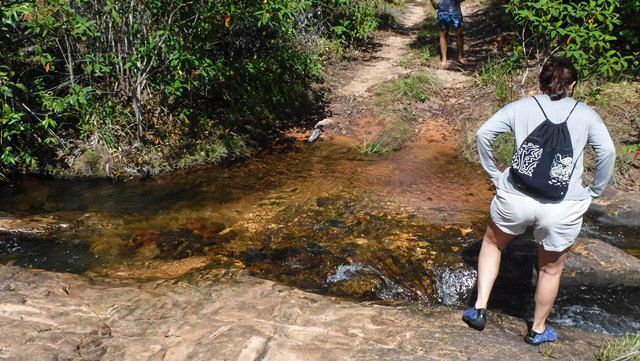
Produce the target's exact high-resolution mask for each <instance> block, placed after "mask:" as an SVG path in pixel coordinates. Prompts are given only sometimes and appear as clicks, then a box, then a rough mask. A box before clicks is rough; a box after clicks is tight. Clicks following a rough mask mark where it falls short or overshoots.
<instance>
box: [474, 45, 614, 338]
mask: <svg viewBox="0 0 640 361" xmlns="http://www.w3.org/2000/svg"><path fill="white" fill-rule="evenodd" d="M577 78H578V77H577V72H576V69H575V68H574V66H573V64H572V63H571V61H570V60H569V59H567V58H562V57H551V58H550V59H548V60H547V61H546V62H545V64H544V65H543V67H542V70H541V72H540V76H539V81H540V90H541V92H542V93H543V94H540V95H536V96H534V97H528V98H524V99H521V100H518V101H516V102H513V103H511V104H508V105H507V106H505V107H504V108H502V109H501V110H499V111H498V112H497V113H496V114H495V115H494V116H492V117H491V118H490V119H489V120H488V121H487V122H486V123H485V124H484V125H483V126H482V127H481V128H480V130H478V133H477V140H478V153H479V154H480V160H481V163H482V166H483V167H484V169H485V170H486V171H487V173H489V176H490V178H491V180H492V181H493V183H494V184H495V186H496V188H497V192H496V195H495V197H494V199H493V201H492V203H491V210H490V213H491V220H490V221H489V225H488V227H487V231H486V233H485V235H484V239H483V241H482V247H481V250H480V255H479V258H478V284H477V287H478V297H477V299H476V302H475V305H474V307H473V308H470V309H468V310H466V311H464V313H463V316H462V319H463V321H464V322H466V323H467V325H469V326H470V327H472V328H474V329H477V330H480V331H481V330H483V329H484V327H485V324H486V317H487V311H486V309H487V302H488V300H489V295H490V294H491V288H492V287H493V284H494V282H495V280H496V276H497V275H498V271H499V267H500V256H501V252H502V250H503V249H504V248H505V247H506V246H507V244H508V243H509V242H510V241H511V240H512V239H513V238H514V237H515V236H516V235H519V234H522V233H524V232H525V230H526V228H527V227H529V226H533V235H534V238H535V241H536V242H537V243H538V244H539V245H538V267H539V270H538V271H539V272H538V284H537V288H536V293H535V312H534V317H533V325H532V327H531V329H530V330H529V332H528V334H527V335H526V336H525V338H524V340H525V341H526V342H527V343H529V344H532V345H539V344H541V343H544V342H554V341H556V340H557V339H558V332H557V331H556V330H554V329H553V328H552V327H550V326H548V325H547V324H546V321H547V317H548V316H549V313H550V312H551V308H552V306H553V304H554V302H555V299H556V296H557V294H558V288H559V286H560V276H561V274H562V269H563V267H564V262H565V258H566V257H567V252H568V251H569V248H570V247H571V245H572V244H573V242H574V240H575V238H576V237H577V236H578V233H579V232H580V228H581V226H582V216H583V214H584V213H585V212H586V210H587V208H589V204H590V203H591V200H592V199H593V198H597V197H598V196H600V195H601V194H602V192H603V190H604V188H605V186H606V185H607V183H608V181H609V178H610V177H611V174H612V172H613V166H614V163H615V157H616V155H615V147H614V145H613V141H612V140H611V137H610V136H609V132H608V131H607V127H606V126H605V124H604V122H603V121H602V119H601V118H600V116H599V115H598V113H596V112H595V111H594V110H593V109H592V108H591V107H589V106H588V105H586V104H584V103H580V102H578V101H576V100H573V99H572V98H571V96H572V94H573V89H574V88H575V85H576V82H577ZM504 132H513V133H514V135H515V144H516V146H517V152H516V154H514V156H513V159H512V165H511V167H509V168H508V169H507V170H505V171H504V172H501V171H500V170H499V169H498V167H497V166H496V162H495V159H494V157H493V154H492V144H493V141H494V140H495V138H496V136H498V134H500V133H504ZM587 144H589V145H591V146H592V147H593V149H594V150H595V153H596V170H595V179H594V180H593V183H592V184H591V185H589V186H584V185H583V182H582V173H583V169H584V168H583V156H584V148H585V146H586V145H587Z"/></svg>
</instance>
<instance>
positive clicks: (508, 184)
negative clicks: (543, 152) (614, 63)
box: [477, 95, 616, 200]
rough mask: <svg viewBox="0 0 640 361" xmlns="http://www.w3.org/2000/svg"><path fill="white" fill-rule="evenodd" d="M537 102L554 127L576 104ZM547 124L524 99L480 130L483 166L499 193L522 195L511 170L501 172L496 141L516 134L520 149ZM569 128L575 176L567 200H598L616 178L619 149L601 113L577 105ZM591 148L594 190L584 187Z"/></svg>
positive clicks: (540, 97) (533, 104)
mask: <svg viewBox="0 0 640 361" xmlns="http://www.w3.org/2000/svg"><path fill="white" fill-rule="evenodd" d="M536 99H538V101H539V102H540V104H541V105H542V107H543V108H544V111H545V112H546V113H547V116H549V120H551V121H552V122H554V123H560V122H562V121H564V120H565V119H566V118H567V115H569V112H571V108H573V106H574V104H575V102H576V101H575V100H573V99H571V98H563V99H560V100H556V101H552V100H551V98H549V96H547V95H536ZM543 121H544V115H543V114H542V111H541V110H540V108H539V107H538V105H537V104H536V102H535V100H534V99H532V98H524V99H520V100H518V101H515V102H513V103H511V104H508V105H506V106H505V107H504V108H502V109H500V110H499V111H498V112H497V113H496V114H495V115H493V116H492V117H491V118H490V119H489V120H488V121H487V122H486V123H484V125H483V126H482V127H481V128H480V130H478V134H477V140H478V153H479V154H480V162H481V163H482V166H483V167H484V169H485V170H486V171H487V173H489V176H490V177H491V180H492V181H493V182H494V184H495V185H496V187H497V188H498V189H501V190H504V191H506V192H509V193H515V194H522V193H521V192H520V191H519V190H518V189H517V188H516V187H515V185H514V182H513V180H512V179H511V176H510V174H509V169H508V168H507V169H506V170H504V171H500V170H499V169H498V167H497V166H496V162H495V159H494V157H493V153H492V145H493V141H494V140H495V138H496V137H497V136H498V134H500V133H505V132H513V133H514V135H515V138H516V144H515V145H516V149H517V148H518V147H520V145H521V144H522V142H523V141H524V140H525V138H526V137H527V136H528V135H529V133H531V132H532V131H533V130H534V129H535V128H536V127H537V126H538V125H540V123H542V122H543ZM567 126H568V128H569V133H570V135H571V144H572V146H573V155H574V159H575V168H574V170H573V173H572V174H571V179H570V180H569V189H568V190H567V195H566V196H565V198H564V199H565V200H583V199H588V198H589V197H594V198H595V197H598V196H600V194H602V192H603V191H604V188H605V187H606V185H607V183H608V182H609V179H610V178H611V175H612V174H613V167H614V165H615V159H616V152H615V146H614V144H613V141H612V140H611V136H610V135H609V131H608V130H607V127H606V126H605V124H604V122H603V121H602V118H600V116H599V115H598V113H596V111H595V110H593V109H592V108H591V107H589V106H588V105H586V104H584V103H579V104H578V105H577V107H576V109H575V110H574V111H573V113H572V114H571V117H570V118H569V120H568V121H567ZM587 144H590V145H591V146H592V147H593V149H594V150H595V152H596V174H595V179H594V181H593V184H591V185H590V186H584V185H583V183H582V173H583V171H584V165H583V158H584V148H585V146H586V145H587Z"/></svg>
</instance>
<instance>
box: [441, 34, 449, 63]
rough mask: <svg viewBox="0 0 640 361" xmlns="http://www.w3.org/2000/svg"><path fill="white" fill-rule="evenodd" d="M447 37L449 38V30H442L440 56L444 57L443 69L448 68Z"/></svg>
mask: <svg viewBox="0 0 640 361" xmlns="http://www.w3.org/2000/svg"><path fill="white" fill-rule="evenodd" d="M447 36H449V30H442V31H441V32H440V55H441V56H442V62H441V63H440V65H442V67H443V68H445V67H446V66H447Z"/></svg>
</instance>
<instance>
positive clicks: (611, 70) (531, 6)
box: [506, 0, 638, 77]
mask: <svg viewBox="0 0 640 361" xmlns="http://www.w3.org/2000/svg"><path fill="white" fill-rule="evenodd" d="M630 2H634V4H635V5H634V6H636V5H637V1H636V0H633V1H629V0H627V2H626V3H630ZM506 6H507V12H508V13H509V14H510V15H511V16H512V17H513V19H514V20H515V22H516V23H517V24H519V25H520V26H521V27H522V28H523V29H524V30H525V31H528V33H529V34H530V35H531V36H532V37H533V38H534V39H536V40H539V41H541V42H542V43H543V44H542V45H543V46H544V47H546V48H548V50H549V51H550V52H551V53H559V54H563V55H565V56H567V57H569V58H571V59H572V60H573V61H574V62H575V64H576V66H577V67H578V69H579V70H580V71H581V73H582V74H583V75H584V76H587V75H591V74H603V75H605V76H608V77H611V76H614V75H616V74H619V73H620V72H622V71H623V70H625V69H627V68H629V67H630V66H632V65H634V64H633V61H634V54H633V53H632V52H635V56H637V50H638V49H637V48H625V47H620V46H619V45H620V44H619V43H617V41H618V40H619V38H618V36H619V34H621V33H622V34H625V38H627V39H630V38H633V36H630V35H631V34H633V30H631V29H630V28H628V25H629V24H628V23H623V22H622V20H621V11H622V9H623V8H622V7H621V1H620V0H591V1H578V0H571V1H565V0H535V1H524V0H511V1H510V2H509V4H508V5H506ZM630 20H631V21H632V22H634V21H637V18H636V19H635V20H634V19H630ZM621 29H626V30H621ZM629 31H631V33H629ZM635 35H636V37H637V35H638V34H637V33H635ZM634 41H637V40H635V39H634ZM532 47H533V45H532Z"/></svg>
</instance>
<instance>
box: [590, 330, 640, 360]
mask: <svg viewBox="0 0 640 361" xmlns="http://www.w3.org/2000/svg"><path fill="white" fill-rule="evenodd" d="M595 358H596V360H597V361H638V360H640V333H638V334H635V335H632V334H630V335H627V336H625V337H623V338H616V339H611V340H606V341H605V343H604V345H602V348H600V349H599V350H598V351H596V353H595Z"/></svg>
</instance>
